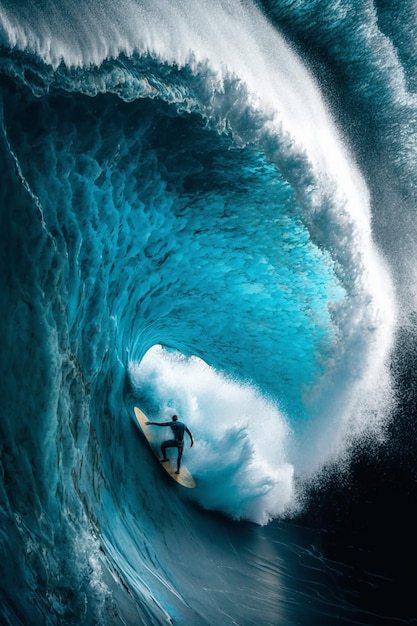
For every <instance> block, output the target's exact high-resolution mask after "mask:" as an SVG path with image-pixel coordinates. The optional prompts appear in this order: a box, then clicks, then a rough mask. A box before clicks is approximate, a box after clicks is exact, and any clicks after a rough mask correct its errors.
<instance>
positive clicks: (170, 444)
mask: <svg viewBox="0 0 417 626" xmlns="http://www.w3.org/2000/svg"><path fill="white" fill-rule="evenodd" d="M176 445H177V442H176V441H174V440H173V439H169V440H168V441H164V442H163V443H162V444H161V452H162V459H161V463H165V462H166V461H168V457H167V453H166V449H167V448H172V447H176Z"/></svg>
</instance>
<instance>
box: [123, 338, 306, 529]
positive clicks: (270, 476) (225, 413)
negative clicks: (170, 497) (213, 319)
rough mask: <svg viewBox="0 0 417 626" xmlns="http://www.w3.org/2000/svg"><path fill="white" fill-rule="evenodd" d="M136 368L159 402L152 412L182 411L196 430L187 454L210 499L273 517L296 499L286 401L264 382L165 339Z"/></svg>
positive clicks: (231, 510)
mask: <svg viewBox="0 0 417 626" xmlns="http://www.w3.org/2000/svg"><path fill="white" fill-rule="evenodd" d="M130 375H131V378H132V381H133V383H134V385H135V386H136V388H137V389H138V390H140V392H141V394H144V393H146V394H148V405H149V406H154V407H155V408H156V407H158V410H157V411H155V414H152V419H156V420H157V421H158V420H160V421H164V420H167V419H169V418H170V416H171V415H172V414H173V413H178V415H179V417H180V419H182V420H183V421H184V422H185V423H186V424H187V426H188V427H189V428H190V430H191V431H192V432H193V435H194V438H195V445H194V447H193V448H190V447H189V443H188V441H186V451H185V456H184V462H185V463H186V465H187V467H189V469H190V470H191V472H192V473H193V474H194V475H195V477H196V479H197V483H198V484H199V489H197V490H196V491H195V495H196V497H197V499H198V500H199V502H200V503H201V504H202V505H203V506H204V507H206V508H209V509H216V510H221V511H223V512H225V513H227V514H229V515H231V516H232V517H234V518H238V519H239V518H248V519H251V520H253V521H255V522H257V523H266V522H267V521H268V520H269V519H270V518H271V517H274V516H278V515H281V514H283V513H284V512H285V510H286V509H287V508H288V507H289V506H292V503H293V502H292V501H293V498H294V488H293V467H292V465H291V464H290V463H289V462H288V460H287V446H288V441H289V438H290V435H291V431H290V428H289V426H288V422H287V420H286V418H285V416H284V415H283V413H282V412H281V411H280V410H279V408H278V407H277V406H276V405H274V404H272V403H271V402H269V401H267V400H266V399H265V398H263V397H262V396H261V394H260V393H259V391H258V390H257V389H255V388H253V387H250V386H247V385H242V384H239V383H238V382H235V381H233V380H230V379H227V378H225V377H224V376H222V375H220V374H219V373H218V372H216V371H215V370H214V369H213V368H211V367H209V366H208V365H207V364H206V363H204V361H202V360H201V359H199V358H197V357H191V358H186V357H184V356H183V355H181V354H179V353H177V352H175V353H172V352H167V351H166V350H164V349H163V348H162V347H161V346H154V347H153V348H152V349H151V350H149V351H148V352H147V354H146V355H145V357H144V359H143V360H142V361H141V363H135V362H132V363H131V364H130ZM144 408H145V407H144ZM145 410H146V408H145ZM161 430H162V429H161ZM161 438H164V437H163V435H161ZM186 439H187V437H186Z"/></svg>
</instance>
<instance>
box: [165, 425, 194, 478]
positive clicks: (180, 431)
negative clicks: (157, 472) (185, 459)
mask: <svg viewBox="0 0 417 626" xmlns="http://www.w3.org/2000/svg"><path fill="white" fill-rule="evenodd" d="M159 426H170V427H171V430H172V434H173V435H174V439H168V441H164V442H163V443H162V444H161V451H162V456H163V458H164V459H166V458H167V456H166V449H167V448H177V449H178V463H177V471H179V470H180V466H181V457H182V453H183V450H184V433H185V432H187V433H188V435H189V436H190V438H191V433H190V431H189V430H188V428H187V426H186V425H185V424H184V423H183V422H180V421H179V420H172V422H164V423H163V424H159Z"/></svg>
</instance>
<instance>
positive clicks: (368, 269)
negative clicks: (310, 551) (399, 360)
mask: <svg viewBox="0 0 417 626" xmlns="http://www.w3.org/2000/svg"><path fill="white" fill-rule="evenodd" d="M314 9H315V4H314V3H312V4H311V6H310V7H309V10H310V11H313V12H314ZM342 9H343V7H342V6H341V5H337V7H336V8H335V7H334V6H333V5H331V3H329V6H327V5H326V7H322V12H321V15H322V20H318V22H317V23H316V22H314V24H315V26H314V28H313V27H312V26H311V24H313V21H311V19H312V18H311V16H309V15H308V14H307V13H306V7H305V6H303V5H301V4H298V3H291V6H287V3H285V2H276V3H271V4H270V5H268V6H267V7H266V8H265V13H262V12H261V9H260V8H259V7H256V6H255V5H253V6H252V4H250V3H248V4H244V5H243V4H241V3H234V2H224V3H223V2H215V3H211V4H210V5H206V4H205V3H200V2H198V3H195V4H194V5H193V6H192V7H187V6H185V5H184V6H183V4H182V3H178V5H175V7H174V6H171V5H170V4H169V3H163V2H160V3H157V4H156V5H155V4H152V6H151V5H149V6H148V5H147V3H145V2H140V3H139V2H138V3H136V2H129V3H120V6H119V5H117V7H111V11H110V5H109V6H107V5H106V3H100V4H95V3H89V4H88V6H87V5H86V6H83V7H78V6H76V5H73V4H71V3H62V4H56V5H54V7H47V6H44V5H42V4H41V3H36V2H34V3H27V4H25V6H24V7H23V6H22V7H17V6H13V4H11V3H5V4H4V5H3V7H2V9H1V10H0V25H1V26H0V36H1V41H2V48H1V56H0V69H1V74H2V78H1V82H2V100H1V121H2V127H1V130H2V133H1V155H0V159H1V166H2V169H1V171H2V179H3V184H2V187H1V198H2V230H1V237H2V257H1V258H2V270H1V271H2V276H3V287H2V298H1V302H2V312H3V315H2V316H1V317H2V324H3V326H2V330H3V332H2V336H3V338H4V345H3V355H4V367H3V371H4V372H5V374H4V376H3V380H2V394H1V397H2V430H1V433H2V442H3V443H2V479H3V482H2V491H1V503H2V509H1V516H2V524H3V528H4V529H5V533H6V535H7V541H6V535H5V538H4V542H3V544H2V546H3V547H2V550H3V554H4V555H5V556H6V555H8V554H9V547H8V546H10V545H12V546H13V550H14V552H15V554H16V558H14V559H12V565H11V571H10V575H9V577H8V579H7V580H9V581H10V582H5V583H4V609H3V614H4V616H5V618H6V619H7V620H8V621H7V622H6V623H9V624H14V623H25V620H27V619H29V618H28V615H29V614H30V611H31V607H32V606H36V611H37V613H36V615H37V617H36V619H37V620H38V621H37V623H43V622H42V620H44V622H45V623H51V624H54V623H114V624H117V623H122V620H124V623H128V624H134V623H138V622H137V620H139V623H158V624H159V623H167V622H169V620H171V622H172V623H189V624H194V623H195V624H197V623H198V624H199V623H205V622H202V621H201V620H202V619H203V617H202V616H203V615H204V614H205V612H206V611H207V623H225V624H226V623H239V624H251V623H276V624H278V623H285V622H281V621H280V619H281V617H278V615H284V616H285V615H292V613H291V611H292V609H291V603H290V602H289V601H288V600H287V598H288V597H290V596H291V587H292V585H293V584H295V580H296V576H295V574H294V575H289V576H288V577H285V576H284V575H283V572H284V570H285V567H284V566H283V569H280V568H279V567H278V566H276V562H275V560H274V561H271V563H272V562H273V563H274V568H273V570H274V572H275V574H271V576H272V578H271V581H273V582H271V585H272V587H273V588H274V589H275V587H276V586H278V587H279V589H281V590H282V591H280V593H279V594H278V595H275V593H272V592H271V594H272V595H271V594H270V595H269V598H270V599H271V605H270V606H269V607H268V609H266V608H265V613H264V618H262V602H261V601H259V602H258V601H257V600H255V599H253V604H252V605H251V606H252V608H251V609H248V610H249V613H248V612H247V611H245V610H244V609H243V608H238V605H239V603H240V602H241V600H242V599H241V598H240V599H239V598H236V597H235V596H233V600H231V595H230V596H229V599H230V602H231V605H232V606H230V607H229V609H228V612H227V616H226V615H223V614H222V612H221V608H219V607H220V605H221V602H219V604H217V600H216V601H213V604H211V603H210V601H209V599H208V598H209V594H208V593H206V592H204V593H203V591H202V589H208V588H209V587H210V585H211V584H213V585H214V583H211V582H209V581H210V580H211V579H212V578H213V577H214V579H216V576H219V580H220V581H221V582H219V585H220V587H222V586H223V585H225V586H226V595H227V594H228V593H230V594H231V593H232V592H231V588H232V586H234V585H235V584H237V583H238V581H239V577H240V576H243V577H244V578H245V579H247V580H248V581H249V580H252V581H253V579H254V578H255V571H256V569H257V568H259V567H261V562H262V564H263V565H262V567H263V566H265V568H266V569H267V566H266V565H265V563H264V562H263V561H262V559H261V557H260V556H259V554H261V553H262V554H263V552H262V550H261V552H260V553H257V548H256V547H255V548H253V550H254V551H255V553H257V554H258V556H259V559H258V560H257V558H254V559H253V562H252V561H251V557H248V558H245V559H244V560H243V562H241V563H240V565H239V559H237V558H236V551H239V550H240V549H241V550H243V551H244V552H245V550H246V547H247V545H248V544H245V541H246V540H247V537H246V534H245V533H246V530H239V533H240V532H242V534H243V535H244V536H243V537H242V538H241V539H242V541H241V543H239V546H240V547H236V546H234V547H233V549H230V551H229V547H230V546H229V543H230V542H229V540H227V539H224V540H223V539H222V540H220V539H219V541H218V544H217V543H216V540H215V539H213V537H215V536H216V532H224V533H225V535H227V534H228V533H229V530H230V528H243V529H247V528H252V526H249V527H248V526H247V525H246V524H247V523H248V522H249V523H255V524H258V525H266V524H268V523H271V521H272V520H275V524H277V525H276V526H274V528H280V529H281V530H280V531H278V530H277V533H278V534H277V537H278V535H279V533H280V532H281V531H282V529H283V527H281V526H279V525H280V524H281V521H279V520H283V519H288V518H290V519H296V518H297V515H298V514H299V513H300V511H302V509H303V502H304V491H303V488H302V485H303V484H304V482H305V481H306V480H310V479H314V478H315V477H316V476H317V475H318V474H319V473H320V471H321V470H322V468H323V467H325V466H326V465H327V464H329V463H333V462H336V463H340V464H343V463H344V462H346V459H347V458H348V457H349V454H350V451H351V447H352V445H356V444H357V443H358V442H359V443H361V442H363V441H366V442H369V441H371V442H372V441H375V442H378V441H380V440H381V439H382V438H383V437H384V436H385V435H386V428H387V423H388V419H389V415H390V412H391V410H392V407H393V404H394V401H395V393H394V391H393V385H392V380H391V372H390V357H391V350H392V347H393V343H394V339H395V332H396V330H397V328H398V324H399V320H401V321H404V317H406V315H407V314H408V312H409V311H410V310H412V308H413V305H412V303H413V295H412V293H413V290H412V284H413V280H412V277H413V275H414V274H413V272H414V269H413V262H412V258H411V256H410V253H409V251H410V250H411V249H412V248H413V241H414V236H413V233H414V231H413V226H412V219H411V218H410V217H409V214H410V212H409V206H411V204H412V202H411V200H410V198H412V190H413V188H414V187H413V184H412V180H413V179H412V173H411V172H412V171H413V170H412V168H411V167H410V168H409V170H408V169H407V166H405V165H404V164H405V163H407V162H408V157H407V155H408V154H410V150H411V149H412V146H411V144H410V142H411V141H412V140H411V139H408V138H409V133H408V131H410V129H411V128H412V126H413V119H414V117H413V115H414V114H413V111H414V108H413V107H414V100H413V96H412V94H411V83H412V76H411V70H410V69H408V73H404V72H405V70H404V68H405V67H407V68H409V65H408V63H409V60H408V58H407V59H405V57H404V54H405V52H404V51H402V52H401V51H400V50H399V48H398V49H396V48H395V45H394V43H393V42H395V41H397V38H398V37H399V35H398V33H397V32H396V31H395V33H394V32H393V33H389V32H388V30H389V24H390V22H389V20H388V18H387V16H386V12H385V11H388V9H386V10H385V11H382V9H381V11H382V12H381V14H380V15H379V18H380V20H379V22H378V23H377V21H376V20H375V16H374V15H373V13H372V12H368V11H365V10H359V9H358V11H356V12H355V11H353V10H352V11H351V10H350V8H349V7H348V6H346V7H345V8H344V9H343V10H342ZM268 15H269V18H268V17H267V16H268ZM326 16H327V18H326ZM310 18H311V19H310ZM325 18H326V19H325ZM383 18H384V19H385V20H386V21H384V19H383ZM326 20H327V21H326ZM280 24H281V26H280ZM358 24H360V25H362V30H360V29H358V28H357V27H358ZM378 24H380V29H379V30H378ZM383 24H385V26H383ZM390 28H392V29H394V27H392V26H391V27H390ZM394 30H395V29H394ZM232 31H233V43H231V39H230V33H231V32H232ZM283 34H285V36H286V37H287V38H289V37H293V38H294V42H295V43H294V47H293V48H290V46H289V45H288V44H287V43H286V41H285V40H284V38H283ZM394 35H395V37H394ZM361 37H362V39H361ZM390 37H391V39H390ZM303 38H304V44H305V45H306V48H303V44H302V41H303ZM314 42H315V43H314ZM381 42H383V43H384V46H383V47H382V48H381ZM390 42H391V43H390ZM313 43H314V46H315V47H314V46H313ZM295 44H296V45H297V47H298V53H299V55H298V56H297V55H296V52H295ZM365 44H366V46H367V47H368V49H370V50H372V52H373V54H370V55H369V56H368V57H366V58H365V55H362V53H360V52H359V49H360V47H361V46H365ZM309 46H310V53H309V54H310V56H309V57H308V59H307V52H306V51H307V49H308V47H309ZM338 46H339V47H338ZM395 50H397V54H396V53H395ZM314 51H315V52H314ZM313 52H314V53H313ZM336 52H337V54H336ZM330 57H331V58H332V59H333V60H332V63H330V61H329V58H330ZM352 59H354V61H355V63H356V66H357V67H359V70H360V71H357V73H356V74H354V73H353V72H352V70H351V66H350V63H351V61H352ZM378 60H379V61H380V62H379V61H378ZM307 61H308V62H307ZM378 62H379V65H378ZM401 64H403V65H401ZM410 64H411V61H410ZM319 68H327V69H326V75H325V76H324V75H323V73H321V72H319V71H318V69H319ZM401 68H403V70H401ZM402 71H403V73H401V72H402ZM375 73H376V76H374V74H375ZM320 78H321V80H322V83H321V84H320V85H319V79H320ZM342 83H343V85H344V87H343V90H342V88H341V84H342ZM371 83H372V85H373V89H372V90H371V89H370V88H369V89H368V88H367V86H369V85H370V84H371ZM330 85H332V88H331V87H330ZM407 90H408V91H407ZM381 102H382V103H383V105H384V108H383V109H382V113H381V112H380V108H378V104H381ZM353 103H355V106H356V107H357V108H358V109H359V110H360V111H361V112H362V113H363V115H362V113H361V114H358V115H357V116H356V117H355V115H356V113H355V111H356V109H355V106H354V104H353ZM364 111H367V115H368V116H369V118H370V120H371V121H372V124H371V123H369V124H368V123H367V122H366V120H365V118H364V116H365V113H364ZM377 112H378V113H377ZM395 120H397V122H395ZM399 120H402V124H403V125H404V130H401V132H398V133H397V134H396V133H395V127H396V128H399ZM354 122H355V123H356V126H355V124H354ZM394 122H395V123H396V124H397V126H395V123H394ZM390 124H391V125H390ZM401 128H402V127H401ZM365 129H366V132H365ZM406 130H407V132H406ZM384 138H385V139H386V138H388V139H389V140H390V142H389V146H390V147H389V148H386V149H384V150H383V149H382V148H381V146H382V145H385V144H384V141H383V140H384ZM378 146H379V148H380V149H379V151H378ZM368 149H369V150H368ZM375 154H376V155H377V158H375ZM370 155H371V156H370ZM400 170H401V173H402V178H401V179H399V178H398V176H397V173H398V171H400ZM393 181H395V182H393ZM407 194H408V195H407ZM407 203H408V204H407ZM399 208H401V210H402V215H404V219H403V220H399V219H398V217H397V216H398V211H399ZM400 233H402V235H403V238H402V242H403V245H402V246H401V248H400V249H398V246H397V245H396V242H397V241H398V236H399V234H400ZM410 287H411V289H410ZM22 402H23V403H24V406H25V411H24V412H23V413H22ZM135 404H137V405H140V406H141V408H142V409H143V410H144V411H145V412H146V413H147V414H148V415H149V416H150V417H152V419H156V420H158V419H165V418H166V417H167V416H169V415H170V413H171V412H178V413H179V415H180V416H181V418H182V419H183V420H184V421H185V422H186V423H187V424H188V425H189V427H190V428H191V430H192V431H193V434H194V437H195V440H196V444H195V446H194V447H193V449H186V453H185V462H186V464H187V466H188V467H189V468H190V470H191V471H192V473H193V475H194V476H195V478H196V481H197V488H196V489H195V490H193V492H190V493H187V494H183V493H181V492H178V491H175V487H174V486H173V485H171V484H169V483H167V482H166V481H164V477H163V476H161V474H160V473H159V472H158V470H159V468H158V467H157V466H155V462H154V459H153V457H152V455H151V454H150V452H149V450H148V448H147V447H146V444H145V442H144V441H143V440H142V439H141V438H140V434H139V432H138V430H137V429H136V427H135V425H134V423H133V420H132V417H133V412H132V410H133V406H134V405H135ZM218 514H220V516H223V517H220V518H217V515H218ZM173 519H175V520H178V526H176V523H173ZM222 520H223V521H222ZM225 520H228V521H225ZM276 520H278V522H277V521H276ZM229 524H231V526H229ZM234 524H236V525H237V526H233V525H234ZM240 524H241V525H242V526H239V525H240ZM218 525H220V526H218ZM222 525H223V526H222ZM181 528H185V529H186V531H185V532H186V535H187V536H183V532H182V531H181V530H180V529H181ZM215 528H216V529H217V530H214V529H215ZM219 528H222V529H223V531H219ZM248 532H249V531H248ZM250 532H252V531H250ZM253 532H255V531H253ZM283 532H284V535H285V532H286V531H283ZM261 536H262V537H267V536H268V539H267V540H266V539H260V537H261ZM279 536H280V535H279ZM187 537H188V538H189V541H190V542H191V544H190V545H191V546H192V549H191V548H190V547H189V546H188V543H187ZM245 537H246V539H245ZM251 537H252V535H251ZM252 539H253V537H252V538H251V540H250V541H252ZM253 540H254V541H255V543H256V541H259V542H261V543H262V542H263V541H264V540H265V541H268V542H270V541H272V540H271V537H270V536H269V535H268V532H267V533H266V534H265V535H259V536H258V539H256V540H255V539H253ZM248 541H249V540H248ZM274 541H275V540H274ZM276 541H278V542H280V541H281V539H277V540H276ZM286 541H287V540H286V539H282V542H283V544H285V542H286ZM288 541H289V542H290V541H293V539H288ZM262 545H264V544H262ZM268 545H269V544H268ZM288 545H289V544H288ZM168 546H169V547H168ZM214 546H215V547H214ZM228 546H229V547H228ZM212 549H213V550H214V551H215V553H216V559H217V560H216V565H215V566H214V565H213V568H212V569H211V568H210V567H209V566H208V563H209V562H210V552H211V550H212ZM250 550H252V548H251V549H250ZM196 551H197V552H198V553H201V554H202V555H203V556H202V560H201V561H199V562H195V557H193V556H192V554H194V553H195V552H196ZM273 552H274V557H273V559H276V558H277V557H276V554H275V549H274V550H273ZM284 552H285V551H284ZM285 553H286V554H287V552H285ZM245 554H246V555H248V554H249V553H248V552H245ZM250 554H252V552H250ZM288 554H291V555H293V552H292V548H291V549H289V551H288ZM265 558H266V557H265ZM271 558H272V557H271ZM283 558H284V557H283ZM285 558H287V557H285ZM292 558H293V556H289V557H288V559H289V560H288V563H290V562H291V559H292ZM179 563H181V564H182V565H183V567H181V568H180V570H181V572H179V571H178V568H177V566H178V564H179ZM221 563H223V566H224V567H225V568H229V569H230V571H231V572H232V574H231V576H230V581H229V582H230V589H229V591H227V589H228V584H229V583H228V582H227V580H226V579H225V578H224V576H223V573H222V574H221V575H220V573H219V572H220V569H221V567H222V566H221V565H220V564H221ZM251 563H252V564H251ZM219 568H220V569H219ZM275 568H276V569H275ZM281 577H283V578H284V580H285V582H283V583H282V584H281V583H280V582H279V581H278V579H280V578H281ZM264 582H265V581H264ZM246 584H247V583H245V584H244V585H243V587H244V588H247V587H246ZM268 584H269V583H268ZM268 584H267V585H266V587H268ZM274 585H275V586H274ZM14 587H19V588H21V589H23V592H22V594H21V595H20V596H19V601H17V599H16V597H15V594H14V591H13V588H14ZM216 589H217V587H216ZM126 593H127V595H126ZM217 593H219V592H218V590H217V591H216V592H215V593H214V595H216V594H217ZM233 593H235V592H233ZM257 593H258V592H257ZM301 593H302V592H301ZM245 594H246V592H245ZM261 595H262V594H261ZM255 596H256V597H258V596H257V595H256V594H255ZM255 596H254V597H255ZM242 597H243V596H242ZM308 597H309V598H311V597H314V593H311V594H310V591H309V592H308ZM70 598H71V601H70ZM264 599H265V598H264ZM342 604H343V601H342ZM265 606H266V605H265ZM306 606H307V604H306ZM18 607H20V608H18ZM232 607H234V608H232ZM278 607H281V609H278ZM345 608H346V607H345ZM281 610H282V614H281V613H280V611H281ZM251 611H254V614H256V615H257V616H258V617H257V620H258V621H256V622H255V621H254V618H253V617H251V618H249V617H248V615H250V614H251ZM317 611H318V613H319V614H320V612H321V611H323V609H322V608H320V609H317ZM274 612H275V613H274ZM274 614H276V616H277V617H276V619H275V620H274V618H273V617H271V615H274ZM80 615H81V618H80ZM219 615H223V616H222V617H219ZM111 616H113V617H111ZM260 616H261V617H260ZM76 619H78V620H80V619H81V620H82V621H78V622H76V621H74V620H76ZM262 619H263V620H264V621H263V622H262ZM282 619H284V617H282ZM289 619H290V618H289ZM293 619H294V620H296V618H295V617H294V616H293ZM297 619H298V618H297ZM19 620H20V621H19ZM59 620H61V622H60V621H59ZM94 620H96V621H95V622H94ZM184 620H185V621H184ZM199 620H200V621H199ZM213 620H214V621H213ZM219 620H220V621H219ZM222 620H223V622H222ZM287 623H290V622H287ZM294 623H297V622H296V621H294ZM321 623H322V624H323V623H324V622H321ZM351 623H354V622H351ZM358 623H365V622H358Z"/></svg>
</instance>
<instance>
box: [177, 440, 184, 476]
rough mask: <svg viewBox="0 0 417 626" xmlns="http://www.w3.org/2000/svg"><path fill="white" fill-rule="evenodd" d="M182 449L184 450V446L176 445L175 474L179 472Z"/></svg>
mask: <svg viewBox="0 0 417 626" xmlns="http://www.w3.org/2000/svg"><path fill="white" fill-rule="evenodd" d="M183 450H184V446H183V445H181V444H180V445H179V446H178V459H177V471H176V474H179V473H180V467H181V459H182V452H183Z"/></svg>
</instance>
